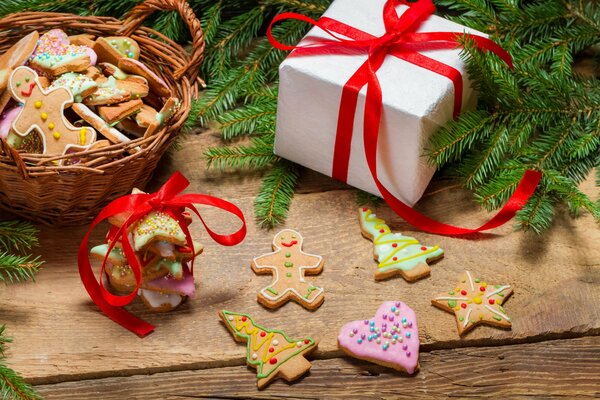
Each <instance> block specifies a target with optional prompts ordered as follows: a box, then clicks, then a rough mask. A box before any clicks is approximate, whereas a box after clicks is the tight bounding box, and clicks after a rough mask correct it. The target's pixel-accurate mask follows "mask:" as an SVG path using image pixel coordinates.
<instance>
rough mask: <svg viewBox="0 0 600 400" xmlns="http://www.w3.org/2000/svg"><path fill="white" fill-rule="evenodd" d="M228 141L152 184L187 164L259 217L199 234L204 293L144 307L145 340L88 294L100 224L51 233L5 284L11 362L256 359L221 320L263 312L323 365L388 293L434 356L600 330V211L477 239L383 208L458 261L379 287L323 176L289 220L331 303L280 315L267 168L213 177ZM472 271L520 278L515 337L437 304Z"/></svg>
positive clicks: (166, 170) (467, 221)
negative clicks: (266, 209)
mask: <svg viewBox="0 0 600 400" xmlns="http://www.w3.org/2000/svg"><path fill="white" fill-rule="evenodd" d="M214 143H216V138H215V137H214V136H213V135H211V134H205V135H201V136H191V137H189V138H188V139H187V140H186V146H185V147H184V149H183V150H182V151H180V152H179V153H176V154H175V156H174V157H171V158H168V159H166V160H165V161H164V162H163V164H162V165H161V167H160V170H159V172H158V173H157V176H156V180H155V181H154V182H153V184H152V186H153V187H154V188H156V187H157V186H158V185H159V184H161V183H162V182H164V180H165V179H166V177H167V176H168V175H169V174H170V173H171V172H172V171H174V170H176V169H179V170H181V171H182V172H183V173H184V174H185V175H186V176H188V177H189V178H190V180H191V181H192V185H191V187H190V191H197V192H203V193H209V194H213V195H216V196H220V197H223V198H226V199H228V200H230V201H233V202H235V203H236V204H238V205H239V206H240V207H241V208H242V209H243V211H244V212H245V214H246V216H247V219H248V222H249V229H248V237H247V239H246V240H245V241H244V243H243V244H241V245H239V246H237V247H235V248H229V249H226V248H223V247H220V246H218V245H217V244H215V243H213V242H211V241H210V239H209V238H208V237H207V235H206V234H205V233H204V232H202V230H201V228H200V227H199V226H198V224H194V225H193V227H194V229H192V232H193V234H194V235H195V237H196V238H198V239H199V240H200V241H201V242H203V244H204V246H205V253H204V254H203V255H202V256H201V257H200V258H199V262H198V264H197V270H196V271H197V273H198V277H199V280H198V282H199V286H198V289H199V290H198V296H197V297H196V298H195V299H192V300H191V301H189V302H187V303H186V304H185V305H184V306H183V307H181V308H180V309H179V310H177V311H175V312H172V313H169V314H151V313H148V312H147V311H146V310H145V308H144V307H143V305H141V303H140V302H136V303H135V304H133V305H132V306H131V307H130V309H131V310H132V311H133V312H134V313H135V314H137V315H139V316H141V317H142V318H144V319H146V320H147V321H149V322H151V323H153V324H155V325H156V326H157V329H156V331H155V332H154V333H153V334H152V335H150V336H149V337H147V338H145V339H143V340H142V339H139V338H138V337H137V336H135V335H133V334H131V333H129V332H127V331H125V330H124V329H123V328H121V327H119V326H118V325H116V324H115V323H113V322H112V321H110V320H109V319H108V318H106V317H105V316H103V315H102V314H101V313H100V312H99V311H98V309H97V308H96V307H95V306H94V304H93V303H92V302H91V301H90V299H89V297H88V296H87V293H86V292H85V290H84V289H83V286H82V285H81V283H80V280H79V275H78V272H77V262H76V254H77V249H78V246H79V242H80V240H81V238H82V236H83V234H84V233H85V230H86V227H78V228H77V227H76V228H69V229H64V228H56V229H52V228H47V227H42V235H41V247H40V249H39V250H40V253H41V255H42V257H43V259H45V260H46V261H47V263H46V265H45V268H44V270H43V271H42V272H41V273H40V274H39V276H38V279H37V283H36V284H27V285H19V286H14V287H8V288H2V290H0V316H1V317H0V321H1V322H2V323H6V324H7V326H8V333H9V334H10V335H11V336H12V337H13V338H14V343H13V344H12V345H11V347H10V351H9V353H8V357H9V361H10V363H11V365H12V366H13V367H14V368H16V369H17V370H19V371H21V372H22V374H23V375H24V376H25V377H26V378H27V379H28V380H29V381H30V382H33V383H38V384H41V383H49V382H61V381H69V380H78V379H87V378H101V377H110V376H127V375H136V374H147V373H159V372H165V371H183V370H186V369H198V368H211V367H226V366H240V365H243V363H244V359H243V355H242V354H241V353H240V348H239V346H238V345H237V344H236V343H235V342H234V341H233V340H232V339H231V337H230V335H229V333H228V332H227V331H226V329H225V327H224V326H223V325H222V324H221V323H220V322H219V319H218V317H217V312H218V310H220V309H223V308H224V309H231V310H234V311H246V312H249V313H251V314H253V315H254V316H255V318H256V321H257V322H259V323H261V324H263V325H265V326H269V327H273V328H281V329H285V330H286V331H287V332H288V333H289V334H290V335H292V336H304V335H314V336H316V337H319V338H320V339H321V344H320V347H319V351H318V352H317V353H316V354H315V357H317V358H321V359H322V358H331V357H336V356H339V355H340V354H341V353H340V352H339V351H338V350H337V347H336V334H337V330H338V328H339V327H340V326H341V325H342V324H343V323H345V322H347V321H349V320H354V319H364V318H366V317H369V316H371V315H373V313H374V312H375V310H376V309H377V307H378V305H379V304H380V303H381V302H382V301H385V300H394V299H399V300H403V301H404V302H406V303H407V304H409V305H410V306H411V307H412V308H413V309H414V310H415V311H416V313H417V316H418V318H419V328H420V335H421V342H422V345H423V348H424V349H425V350H428V351H431V350H434V349H442V348H457V347H465V346H484V345H496V344H510V343H522V342H532V341H541V340H547V339H557V338H571V337H579V336H585V335H598V334H600V311H599V308H598V306H597V305H598V304H599V302H600V269H599V268H598V266H599V265H600V248H599V246H598V245H597V243H599V242H600V230H598V226H597V225H596V224H595V223H594V222H593V220H592V219H591V218H590V217H589V216H584V217H582V218H580V219H579V220H577V221H572V220H571V219H569V218H568V216H566V215H563V214H559V215H558V216H557V223H556V226H555V227H554V229H552V231H551V232H549V233H547V234H546V235H545V236H543V237H537V236H535V235H533V234H525V233H514V234H511V233H510V232H511V230H512V228H511V227H510V226H506V227H503V228H501V229H499V230H497V231H496V232H495V233H496V235H482V236H481V237H480V240H476V241H469V240H462V239H456V238H444V237H437V236H432V235H428V234H424V233H421V232H418V231H415V230H414V229H412V228H410V227H409V226H408V225H407V224H405V223H404V222H402V221H401V220H400V219H399V218H398V217H395V216H392V213H391V212H390V211H389V209H387V208H386V207H383V208H382V209H381V212H380V214H381V215H382V216H383V217H384V218H386V219H387V220H388V221H389V224H390V226H391V227H392V229H393V230H395V231H400V232H403V233H406V234H410V235H414V236H416V237H417V238H419V239H420V240H421V242H422V243H424V244H439V245H441V247H442V248H444V249H445V250H446V257H445V258H444V259H443V260H441V261H440V262H439V263H437V264H435V265H434V266H433V272H432V276H431V277H430V278H428V279H424V280H421V281H418V282H416V283H413V284H409V283H407V282H405V281H404V280H402V279H392V280H388V281H383V282H375V281H374V280H373V279H372V276H373V272H374V269H375V268H376V263H375V262H374V261H373V260H372V243H371V242H369V241H367V240H365V239H363V238H362V237H361V235H360V231H359V227H358V221H357V212H356V201H355V193H354V191H353V190H351V189H348V188H346V187H345V186H344V185H340V184H338V183H335V182H332V181H331V180H330V179H328V178H325V177H322V176H320V175H318V174H314V173H309V174H308V175H307V176H306V177H305V178H304V179H303V183H302V188H303V190H302V192H303V193H302V194H298V195H296V197H295V200H294V203H293V206H292V208H291V210H290V214H289V219H288V223H287V225H286V226H287V227H291V228H296V229H298V230H299V231H300V232H301V233H302V234H303V235H304V237H305V238H306V241H305V249H306V251H308V252H311V253H315V254H319V255H322V256H323V257H324V258H325V269H324V271H323V273H322V274H321V275H320V276H316V277H314V278H310V279H311V281H312V282H314V283H315V284H316V285H319V286H322V287H324V288H325V296H326V297H325V303H324V304H323V306H322V307H321V308H319V309H318V310H317V311H315V312H308V311H306V310H304V309H303V308H301V307H300V306H298V305H297V304H293V303H289V304H287V305H285V306H284V307H282V308H281V309H279V310H277V311H268V310H266V309H264V308H263V307H262V306H260V305H259V304H257V302H256V292H257V291H258V290H259V289H260V288H262V287H264V286H265V285H266V284H267V283H268V282H270V277H268V276H257V275H255V274H254V273H253V272H252V271H251V269H250V260H251V259H252V257H254V256H256V255H259V254H262V253H265V252H267V251H269V250H270V243H271V240H272V237H273V234H274V233H275V232H268V231H264V230H260V229H258V228H257V227H256V225H255V223H254V221H253V198H254V196H255V194H256V192H257V190H258V187H259V185H260V173H256V174H248V175H242V174H225V175H221V174H216V173H215V172H213V171H209V172H206V171H205V168H204V161H203V160H202V157H201V153H202V151H203V149H204V148H206V147H207V146H209V145H211V144H214ZM586 185H587V186H585V187H584V190H587V191H592V190H593V182H591V181H589V182H586ZM431 193H432V194H431V195H426V196H425V197H424V199H423V200H422V201H421V202H420V204H419V209H421V210H422V211H424V212H425V213H427V214H428V215H430V216H431V217H433V218H438V219H441V220H443V221H446V222H450V223H455V224H461V225H467V226H476V225H478V223H479V222H482V221H484V220H485V219H486V215H485V213H482V212H481V211H480V210H479V208H478V206H477V205H476V204H474V203H473V202H472V201H471V198H470V194H469V193H468V192H466V191H464V190H461V189H458V188H455V187H452V186H448V184H447V183H446V182H437V183H434V184H433V185H432V191H431ZM203 213H204V215H205V216H206V219H207V221H208V222H209V224H211V225H212V226H213V227H215V228H216V229H217V230H218V231H220V232H222V233H225V232H227V231H231V230H232V229H235V228H236V226H235V221H234V219H233V218H231V217H229V216H228V215H224V214H223V213H221V212H218V211H215V210H210V209H206V210H205V209H203ZM104 234H105V231H104V230H97V231H96V232H95V233H94V235H93V236H92V243H99V242H100V241H101V240H102V238H103V236H104ZM464 269H469V270H471V271H473V272H474V273H475V274H477V275H478V276H481V277H483V278H484V279H486V280H488V281H489V282H490V283H505V282H506V283H510V284H511V285H513V286H514V289H515V294H514V295H513V296H512V298H511V299H510V300H509V301H508V302H507V303H506V307H505V308H506V310H507V312H508V314H509V315H510V316H511V317H512V319H513V321H514V324H513V329H512V330H511V331H503V330H497V329H493V328H488V327H479V328H477V329H476V330H475V331H474V332H472V333H471V334H469V335H467V336H466V337H465V338H460V337H459V336H458V335H457V333H456V327H455V325H454V319H453V316H452V315H451V314H447V313H445V312H443V311H441V310H439V309H436V308H434V307H432V306H431V305H430V298H431V297H432V296H434V295H436V294H437V293H439V292H442V291H444V290H447V289H448V287H452V286H453V285H454V282H455V279H456V278H457V276H458V274H459V273H460V272H461V271H463V270H464Z"/></svg>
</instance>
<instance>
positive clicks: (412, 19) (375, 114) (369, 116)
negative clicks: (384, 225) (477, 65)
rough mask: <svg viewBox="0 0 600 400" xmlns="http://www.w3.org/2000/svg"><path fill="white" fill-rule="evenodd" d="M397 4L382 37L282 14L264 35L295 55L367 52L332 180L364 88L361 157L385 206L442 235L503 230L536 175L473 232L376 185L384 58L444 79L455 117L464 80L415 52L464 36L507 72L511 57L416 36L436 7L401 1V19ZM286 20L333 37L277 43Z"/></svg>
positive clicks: (341, 122) (427, 1)
mask: <svg viewBox="0 0 600 400" xmlns="http://www.w3.org/2000/svg"><path fill="white" fill-rule="evenodd" d="M396 2H397V1H396V0H388V1H386V3H385V5H384V8H383V22H384V25H385V30H386V32H385V33H384V34H383V35H382V36H380V37H377V36H373V35H371V34H369V33H367V32H364V31H361V30H359V29H356V28H354V27H352V26H349V25H347V24H345V23H343V22H340V21H336V20H334V19H331V18H327V17H322V18H321V19H319V21H315V20H313V19H311V18H309V17H306V16H304V15H301V14H296V13H282V14H279V15H277V16H275V18H274V19H273V21H272V22H271V25H270V26H269V29H268V31H267V36H268V38H269V41H270V42H271V44H272V45H273V46H274V47H276V48H278V49H280V50H296V51H295V52H294V55H301V56H302V55H317V54H326V53H331V52H336V51H337V52H341V51H343V49H344V48H352V49H357V50H360V51H363V52H366V53H367V55H368V58H367V60H366V61H365V62H364V63H363V64H362V65H361V66H360V67H359V68H358V70H357V71H356V72H355V73H354V74H353V75H352V77H350V79H349V80H348V82H346V84H345V85H344V88H343V90H342V97H341V101H340V108H339V116H338V124H337V132H336V141H335V148H334V157H333V170H332V176H333V178H335V179H338V180H341V181H343V182H346V180H347V177H348V165H349V161H350V145H351V142H352V135H353V125H354V116H355V113H356V105H357V101H358V95H359V92H360V90H361V89H362V88H363V87H364V86H365V85H367V95H366V100H365V111H364V122H363V123H364V125H363V140H364V146H365V155H366V158H367V164H368V166H369V170H370V172H371V175H372V176H373V180H374V181H375V184H376V185H377V188H378V189H379V191H380V192H381V194H382V196H383V198H384V200H385V201H386V202H387V204H388V205H389V206H390V207H391V208H392V209H393V210H394V211H395V212H396V213H397V214H398V215H400V216H401V217H402V218H404V219H405V220H406V221H407V222H408V223H409V224H411V225H413V226H415V227H417V228H419V229H421V230H423V231H426V232H431V233H437V234H441V235H463V234H470V233H475V232H481V231H485V230H489V229H492V228H496V227H498V226H500V225H503V224H504V223H506V222H507V221H509V220H510V219H511V218H513V217H514V215H515V214H516V212H517V211H518V210H520V209H521V208H523V206H524V205H525V204H526V203H527V201H528V200H529V198H530V197H531V196H532V195H533V193H534V192H535V189H536V187H537V184H538V183H539V181H540V179H541V177H542V175H541V173H540V172H538V171H533V170H528V171H526V172H525V174H524V175H523V178H521V181H520V182H519V185H518V186H517V188H516V189H515V192H514V193H513V195H512V196H511V198H510V200H509V201H508V202H507V203H506V205H505V206H504V207H503V208H502V209H501V210H500V211H499V212H498V214H496V215H495V216H494V217H493V218H492V219H491V220H490V221H488V222H487V223H486V224H484V225H482V226H480V227H479V228H475V229H468V228H461V227H457V226H452V225H447V224H444V223H441V222H438V221H435V220H432V219H430V218H428V217H426V216H424V215H423V214H420V213H418V212H417V211H415V210H414V209H413V208H412V207H410V206H408V205H406V204H404V203H403V202H402V201H401V200H399V199H398V198H396V197H395V196H394V195H393V194H392V193H390V192H389V191H388V190H387V189H386V188H385V186H384V185H383V184H382V183H381V182H380V181H379V178H378V175H377V142H378V136H379V125H380V120H381V111H382V107H383V103H382V93H381V86H380V83H379V79H378V78H377V74H376V73H377V70H378V69H379V68H380V67H381V65H383V62H384V60H385V58H386V56H387V55H392V56H394V57H397V58H400V59H402V60H405V61H407V62H410V63H412V64H415V65H418V66H420V67H423V68H426V69H428V70H430V71H433V72H435V73H437V74H440V75H442V76H445V77H447V78H449V79H450V80H451V81H452V83H453V84H454V113H453V115H454V117H455V118H456V117H457V116H458V115H459V114H460V108H461V102H462V90H463V86H462V85H463V81H462V76H461V74H460V72H459V71H458V70H456V69H455V68H453V67H451V66H449V65H446V64H443V63H441V62H439V61H437V60H434V59H432V58H430V57H427V56H425V55H423V54H420V53H418V51H419V50H432V49H454V48H456V47H457V46H458V45H459V39H460V38H461V37H466V38H468V39H470V40H473V41H474V43H475V44H476V45H477V47H478V48H479V49H481V50H483V51H491V52H493V53H494V54H496V55H497V56H499V57H500V58H501V59H502V60H503V61H504V62H506V63H507V64H508V65H509V66H510V67H511V68H512V59H511V57H510V55H509V54H508V53H507V52H506V51H505V50H504V49H502V48H501V47H500V46H499V45H498V44H496V43H494V42H493V41H491V40H489V39H487V38H485V37H482V36H478V35H473V34H466V33H458V32H423V33H417V32H415V31H416V30H417V29H418V27H419V26H420V25H421V23H422V22H423V21H425V20H426V19H427V18H429V16H430V15H431V14H432V13H433V12H434V11H435V6H434V5H433V3H432V1H431V0H418V1H416V2H413V3H406V2H404V1H402V3H403V4H406V5H407V6H409V8H408V9H407V10H406V11H405V12H404V13H403V14H402V15H401V16H398V14H397V12H396V8H395V4H396ZM285 19H296V20H300V21H304V22H308V23H309V24H311V25H314V26H317V27H319V28H321V29H322V30H323V31H325V32H326V33H328V34H329V35H330V36H331V37H333V40H320V41H319V42H317V43H313V44H308V45H304V46H288V45H285V44H282V43H280V42H278V41H277V40H276V39H275V38H274V37H273V34H272V27H273V25H274V24H275V23H277V22H279V21H281V20H285ZM340 35H341V36H340ZM346 38H350V39H346Z"/></svg>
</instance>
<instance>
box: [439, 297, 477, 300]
mask: <svg viewBox="0 0 600 400" xmlns="http://www.w3.org/2000/svg"><path fill="white" fill-rule="evenodd" d="M434 300H469V299H468V298H466V297H436V298H435V299H434Z"/></svg>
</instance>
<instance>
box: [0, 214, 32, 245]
mask: <svg viewBox="0 0 600 400" xmlns="http://www.w3.org/2000/svg"><path fill="white" fill-rule="evenodd" d="M37 235H38V230H37V228H36V227H34V226H33V225H32V224H31V223H29V222H26V221H2V222H0V248H2V249H4V250H16V251H19V252H24V251H26V250H30V249H31V248H32V247H34V246H37V244H38V237H37Z"/></svg>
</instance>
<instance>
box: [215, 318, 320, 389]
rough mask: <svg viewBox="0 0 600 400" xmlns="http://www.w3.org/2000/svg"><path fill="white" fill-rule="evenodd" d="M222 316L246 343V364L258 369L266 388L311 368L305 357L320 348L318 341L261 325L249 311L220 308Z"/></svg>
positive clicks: (235, 334) (260, 379)
mask: <svg viewBox="0 0 600 400" xmlns="http://www.w3.org/2000/svg"><path fill="white" fill-rule="evenodd" d="M219 317H221V320H223V322H224V323H225V326H226V327H227V329H228V330H229V332H231V334H232V335H233V338H234V339H235V341H237V342H246V343H247V344H246V352H247V353H246V363H247V364H248V366H250V367H253V368H256V371H257V375H256V377H257V382H256V384H257V386H258V388H259V389H264V388H265V387H266V386H267V385H268V384H269V383H270V382H271V381H272V380H274V379H275V378H277V377H282V378H283V379H285V380H286V381H288V382H291V381H294V380H296V379H298V378H300V377H301V376H302V375H304V374H305V373H307V372H308V371H309V370H310V367H311V364H310V362H308V360H306V358H305V356H306V355H307V354H309V353H311V352H312V351H314V350H316V348H317V345H318V341H316V340H314V339H311V338H302V339H291V338H290V337H288V336H287V335H286V334H285V333H284V332H282V331H280V330H276V329H268V328H264V327H262V326H260V325H257V324H256V323H255V322H254V320H253V319H252V318H251V317H250V316H249V315H248V314H240V313H235V312H231V311H225V310H223V311H220V312H219Z"/></svg>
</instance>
